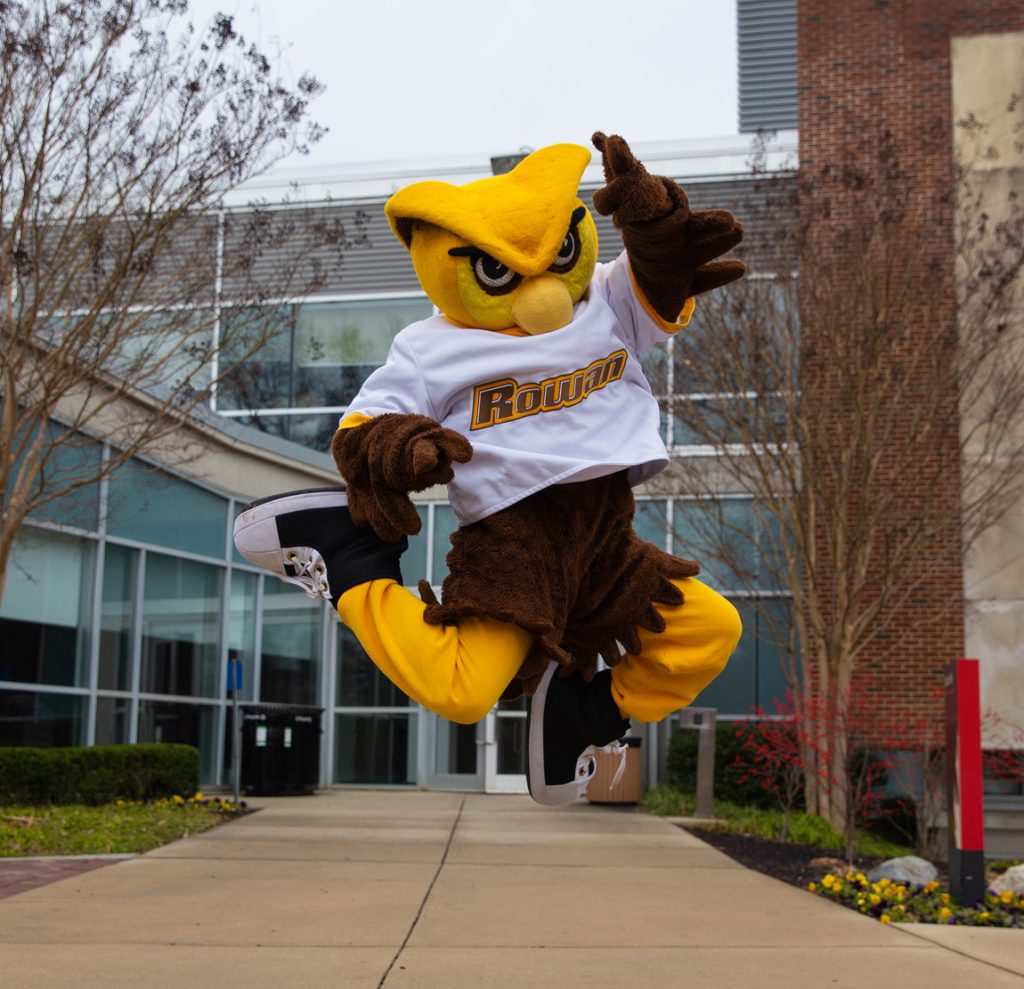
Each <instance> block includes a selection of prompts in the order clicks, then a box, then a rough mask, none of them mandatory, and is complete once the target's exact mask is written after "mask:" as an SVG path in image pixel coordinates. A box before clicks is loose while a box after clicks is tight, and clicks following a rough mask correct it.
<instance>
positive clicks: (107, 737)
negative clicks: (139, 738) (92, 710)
mask: <svg viewBox="0 0 1024 989" xmlns="http://www.w3.org/2000/svg"><path fill="white" fill-rule="evenodd" d="M131 715H132V703H131V701H130V700H129V699H128V698H127V697H99V698H97V700H96V744H97V745H124V744H126V743H127V742H128V741H129V739H130V737H131Z"/></svg>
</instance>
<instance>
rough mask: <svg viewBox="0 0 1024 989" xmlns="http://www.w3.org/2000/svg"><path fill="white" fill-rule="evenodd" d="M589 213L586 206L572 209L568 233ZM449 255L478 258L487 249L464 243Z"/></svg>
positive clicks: (451, 250)
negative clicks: (483, 249)
mask: <svg viewBox="0 0 1024 989" xmlns="http://www.w3.org/2000/svg"><path fill="white" fill-rule="evenodd" d="M586 215H587V207H586V206H577V207H576V209H574V210H573V211H572V216H571V217H569V229H568V231H567V233H572V232H573V230H575V229H576V228H577V227H578V226H579V225H580V222H581V221H582V219H583V217H585V216H586ZM448 253H449V255H451V256H452V257H453V258H478V257H480V255H482V254H486V253H487V252H486V251H481V250H480V248H479V247H471V246H470V245H469V244H464V245H463V246H461V247H452V248H450V249H449V251H448Z"/></svg>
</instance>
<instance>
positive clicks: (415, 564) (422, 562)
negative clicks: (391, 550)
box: [402, 505, 429, 587]
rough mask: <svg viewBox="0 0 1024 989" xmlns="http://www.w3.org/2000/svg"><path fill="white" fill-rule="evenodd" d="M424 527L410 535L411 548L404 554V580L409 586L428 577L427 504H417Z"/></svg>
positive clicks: (413, 585)
mask: <svg viewBox="0 0 1024 989" xmlns="http://www.w3.org/2000/svg"><path fill="white" fill-rule="evenodd" d="M416 511H417V512H418V513H419V516H420V522H421V523H422V527H421V528H420V531H419V532H418V533H417V534H416V535H415V536H410V537H409V548H408V549H407V550H406V551H405V552H404V553H403V554H402V580H404V581H405V583H406V586H407V587H415V586H416V585H417V584H419V582H420V581H421V580H426V578H427V547H428V542H429V540H428V538H427V536H428V529H427V517H428V514H427V506H426V505H417V506H416Z"/></svg>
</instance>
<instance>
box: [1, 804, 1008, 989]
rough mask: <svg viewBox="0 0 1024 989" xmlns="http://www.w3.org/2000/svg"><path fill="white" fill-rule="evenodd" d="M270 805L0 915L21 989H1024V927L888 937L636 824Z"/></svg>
mask: <svg viewBox="0 0 1024 989" xmlns="http://www.w3.org/2000/svg"><path fill="white" fill-rule="evenodd" d="M254 803H255V805H256V806H258V807H260V808H261V810H260V812H259V813H258V814H253V815H250V816H248V817H246V818H243V819H242V820H239V821H235V822H232V823H230V824H227V825H224V826H222V827H218V828H215V829H214V830H213V831H210V832H207V833H205V834H202V835H199V836H196V837H192V838H188V839H186V840H184V841H180V842H177V843H175V844H173V845H169V846H167V847H165V848H162V849H159V850H157V851H155V852H151V853H149V854H147V855H143V856H139V857H137V858H133V859H130V860H127V861H123V862H118V863H116V864H113V865H110V866H107V867H105V868H101V869H97V870H95V871H92V872H88V873H83V874H81V875H77V876H74V877H73V878H67V879H63V880H61V881H59V882H54V883H51V884H49V885H47V886H44V887H41V888H38V889H34V890H31V891H29V892H25V893H20V894H18V895H16V896H11V897H9V898H7V899H4V900H0V986H3V989H37V987H39V989H42V987H46V989H50V987H68V989H71V987H74V989H92V987H97V989H120V987H125V989H149V987H175V989H180V987H182V986H185V987H189V989H205V987H214V986H216V987H222V986H225V985H239V986H245V987H248V989H261V987H267V989H282V987H293V986H303V987H305V986H310V987H320V986H331V987H342V989H350V987H351V989H363V987H367V989H373V987H377V986H385V987H387V989H407V987H428V989H467V987H475V986H481V987H487V989H503V987H515V989H522V987H524V986H526V987H530V989H534V987H538V989H547V987H558V989H565V987H567V986H586V987H588V989H595V987H596V989H604V987H609V989H612V987H614V989H620V987H623V986H643V987H645V989H648V987H651V989H661V987H666V989H667V987H673V989H674V987H677V986H685V987H688V989H690V987H714V989H728V987H737V989H752V987H758V989H761V987H764V989H771V987H783V986H784V987H787V989H800V987H805V986H806V987H815V989H818V987H822V986H829V987H830V986H840V987H842V986H851V987H853V986H856V987H858V989H863V987H864V986H865V985H871V984H873V983H874V984H891V983H898V984H899V986H900V989H917V987H921V989H924V987H928V989H935V987H939V989H942V987H947V986H948V987H971V989H973V987H975V986H985V989H1002V987H1011V986H1012V987H1016V989H1020V987H1022V986H1024V931H1019V930H1017V931H1002V930H985V929H980V930H979V929H970V928H964V929H959V928H949V927H946V928H940V927H933V926H929V925H899V926H893V927H883V926H882V925H881V924H879V923H877V922H875V921H873V920H870V919H868V918H866V917H862V916H860V915H859V914H857V913H855V912H853V911H851V910H847V909H845V908H843V907H840V906H837V905H835V904H833V903H829V902H827V901H826V900H824V899H822V898H820V897H816V896H814V895H812V894H810V893H806V892H804V891H802V890H799V889H795V888H793V887H791V886H787V885H785V884H783V883H779V882H776V881H775V880H773V879H769V878H767V877H766V876H762V875H760V874H758V873H754V872H750V871H749V870H747V869H744V868H742V867H741V866H738V865H736V864H735V863H734V862H732V861H731V860H730V859H728V858H726V857H725V856H724V855H722V854H720V853H719V852H717V851H715V850H714V849H712V848H710V847H709V846H707V845H705V844H703V843H702V842H700V841H698V840H697V839H695V838H693V837H692V836H690V835H688V834H687V833H686V832H684V831H681V830H680V829H679V828H677V827H675V826H674V825H672V824H670V823H668V822H666V821H662V820H659V819H657V818H653V817H650V816H648V815H646V814H644V813H642V812H637V811H635V810H633V809H631V808H630V809H627V808H618V807H597V806H591V805H588V804H586V803H580V804H577V805H574V806H572V807H568V808H564V809H559V810H551V809H546V808H541V807H538V806H537V805H535V804H534V803H532V802H531V801H530V799H529V798H528V797H523V796H487V795H482V794H468V795H460V794H453V793H418V792H393V791H387V792H384V791H355V790H344V791H331V792H329V793H323V794H318V795H317V796H314V797H299V798H279V799H263V800H258V801H255V802H254Z"/></svg>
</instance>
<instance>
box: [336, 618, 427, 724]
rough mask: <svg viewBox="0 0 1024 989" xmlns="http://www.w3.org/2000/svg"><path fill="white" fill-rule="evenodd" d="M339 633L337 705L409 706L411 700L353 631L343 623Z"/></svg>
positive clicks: (339, 627)
mask: <svg viewBox="0 0 1024 989" xmlns="http://www.w3.org/2000/svg"><path fill="white" fill-rule="evenodd" d="M336 627H337V630H338V632H337V634H338V696H337V699H336V701H335V703H336V704H337V705H338V707H406V706H407V705H409V704H411V703H412V702H411V701H410V700H409V698H408V697H406V695H405V694H403V693H402V691H400V690H399V689H398V688H397V687H396V686H395V685H394V684H393V683H392V682H391V681H390V680H389V679H388V678H387V677H386V676H384V674H383V673H381V671H380V670H378V669H377V667H376V666H374V664H373V660H372V659H370V657H369V656H367V654H366V651H365V650H364V649H363V647H362V646H361V645H360V644H359V640H358V639H356V637H355V636H354V635H353V634H352V632H351V631H350V630H349V629H348V628H346V627H345V626H344V625H341V624H340V623H339V624H338V625H337V626H336Z"/></svg>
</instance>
